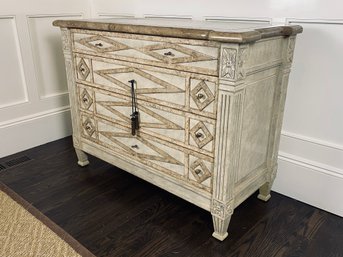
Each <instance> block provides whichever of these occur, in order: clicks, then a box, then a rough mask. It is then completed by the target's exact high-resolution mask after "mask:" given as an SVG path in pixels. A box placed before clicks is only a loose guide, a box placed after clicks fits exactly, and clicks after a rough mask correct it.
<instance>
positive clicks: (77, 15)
mask: <svg viewBox="0 0 343 257" xmlns="http://www.w3.org/2000/svg"><path fill="white" fill-rule="evenodd" d="M83 17H84V13H83V12H80V13H53V14H29V15H26V23H27V28H28V32H29V39H30V46H31V52H32V58H33V63H34V70H35V80H36V83H37V85H40V86H37V91H38V96H39V100H46V99H49V98H55V97H65V96H66V95H68V90H67V89H66V90H65V91H62V92H55V93H52V94H44V93H43V92H42V91H41V89H42V88H44V85H43V82H42V81H41V80H42V75H41V74H40V73H41V71H40V69H39V67H40V66H41V64H40V60H39V59H38V58H37V56H40V54H39V49H37V47H35V40H34V35H33V31H32V25H31V24H30V20H33V19H49V18H83ZM51 26H52V25H51Z"/></svg>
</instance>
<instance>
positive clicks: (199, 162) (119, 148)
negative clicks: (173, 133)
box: [81, 113, 213, 192]
mask: <svg viewBox="0 0 343 257" xmlns="http://www.w3.org/2000/svg"><path fill="white" fill-rule="evenodd" d="M81 117H82V119H81V121H82V122H81V127H82V130H81V131H82V133H81V134H82V137H83V138H84V139H86V140H89V141H92V142H93V143H95V144H97V145H100V146H102V147H104V148H106V149H108V153H111V154H114V155H117V156H121V157H123V159H125V160H127V161H128V162H132V161H134V162H135V163H136V165H140V166H142V168H144V167H146V166H148V167H151V168H153V169H155V170H158V171H160V172H163V173H164V174H168V175H170V176H172V177H174V178H177V179H178V181H179V182H181V183H184V184H187V185H189V186H195V187H197V188H201V189H204V190H206V191H208V192H211V189H212V176H213V159H212V158H211V157H208V156H206V155H202V154H198V153H195V152H190V150H188V149H185V148H182V147H180V146H177V145H174V144H171V143H169V142H165V141H163V140H160V139H157V138H155V137H153V136H151V135H147V134H144V133H138V135H136V136H132V135H131V129H130V128H128V127H126V126H122V125H120V124H117V123H112V122H109V121H106V120H103V119H101V118H99V117H96V116H91V115H88V114H86V113H84V114H82V115H81Z"/></svg>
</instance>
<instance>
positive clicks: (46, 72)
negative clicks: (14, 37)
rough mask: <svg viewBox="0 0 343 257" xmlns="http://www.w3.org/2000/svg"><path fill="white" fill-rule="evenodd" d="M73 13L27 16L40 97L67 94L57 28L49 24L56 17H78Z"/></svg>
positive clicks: (79, 15) (79, 16) (78, 16)
mask: <svg viewBox="0 0 343 257" xmlns="http://www.w3.org/2000/svg"><path fill="white" fill-rule="evenodd" d="M81 17H82V15H81V14H75V15H63V16H60V15H35V16H29V17H28V25H29V29H30V36H31V44H32V50H33V56H34V61H35V69H36V77H37V84H38V91H39V97H40V98H47V97H54V96H58V95H63V94H67V92H68V90H67V82H66V75H65V68H64V59H63V53H62V43H61V40H60V35H59V30H58V29H57V28H56V27H53V26H52V25H51V24H52V22H53V21H54V20H56V19H79V18H81Z"/></svg>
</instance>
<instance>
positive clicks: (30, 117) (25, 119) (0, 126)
mask: <svg viewBox="0 0 343 257" xmlns="http://www.w3.org/2000/svg"><path fill="white" fill-rule="evenodd" d="M66 111H70V106H62V107H60V108H56V109H52V110H48V111H43V112H38V113H35V114H31V115H27V116H23V117H20V118H17V119H12V120H7V121H5V122H1V123H0V129H4V128H8V127H12V126H17V125H20V124H22V123H25V122H30V121H34V120H37V119H41V118H44V117H49V116H52V115H55V114H59V113H63V112H66Z"/></svg>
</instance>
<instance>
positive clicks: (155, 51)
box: [137, 43, 215, 64]
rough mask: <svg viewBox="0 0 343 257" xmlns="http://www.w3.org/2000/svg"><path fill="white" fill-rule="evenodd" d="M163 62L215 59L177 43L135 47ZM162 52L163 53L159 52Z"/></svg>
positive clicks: (173, 62)
mask: <svg viewBox="0 0 343 257" xmlns="http://www.w3.org/2000/svg"><path fill="white" fill-rule="evenodd" d="M137 50H138V51H140V52H142V53H145V54H148V55H150V56H152V57H154V58H156V59H158V60H160V61H163V62H165V63H172V64H175V63H188V62H196V61H210V60H215V58H214V57H212V56H209V55H206V54H203V53H200V52H198V51H195V50H192V49H190V48H186V47H184V46H181V45H178V44H169V43H162V44H154V45H148V46H145V47H142V48H139V49H137ZM160 52H163V53H160Z"/></svg>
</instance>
